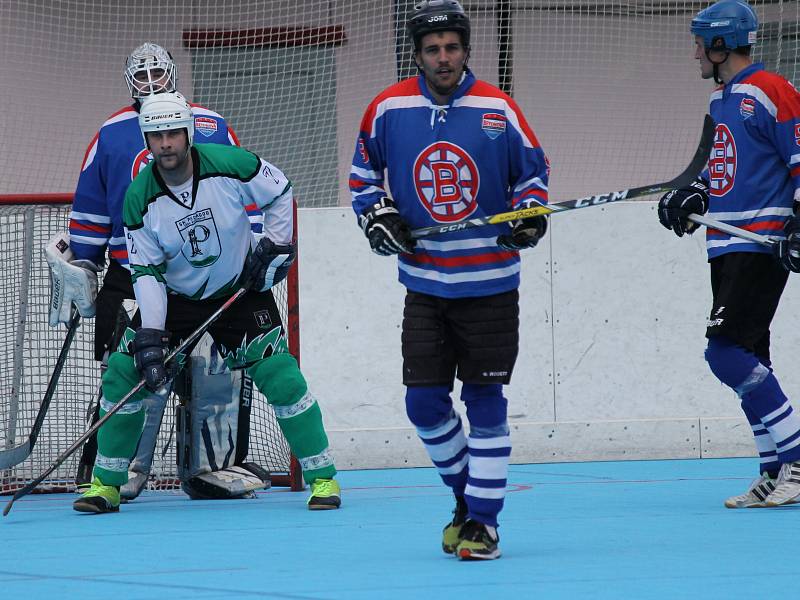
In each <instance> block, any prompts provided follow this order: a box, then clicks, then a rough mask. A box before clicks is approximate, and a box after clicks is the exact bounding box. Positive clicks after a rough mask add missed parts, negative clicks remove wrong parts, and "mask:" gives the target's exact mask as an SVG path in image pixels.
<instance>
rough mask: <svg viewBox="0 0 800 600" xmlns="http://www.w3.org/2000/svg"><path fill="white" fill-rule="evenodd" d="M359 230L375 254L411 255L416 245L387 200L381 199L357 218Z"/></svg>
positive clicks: (405, 225) (398, 214)
mask: <svg viewBox="0 0 800 600" xmlns="http://www.w3.org/2000/svg"><path fill="white" fill-rule="evenodd" d="M358 223H359V225H361V230H362V231H363V232H364V235H366V236H367V239H368V240H369V246H370V248H372V251H373V252H374V253H375V254H380V255H381V256H390V255H392V254H402V253H406V254H412V253H413V252H414V247H415V246H416V245H417V242H416V240H414V238H413V237H411V230H410V229H409V228H408V225H407V224H406V222H405V221H403V219H402V218H401V217H400V213H399V212H398V210H397V208H395V206H394V202H392V201H391V200H390V199H389V198H386V197H384V198H381V199H380V200H378V202H376V203H375V204H373V205H372V206H371V207H370V208H368V209H367V210H365V211H364V212H363V213H361V216H360V217H358Z"/></svg>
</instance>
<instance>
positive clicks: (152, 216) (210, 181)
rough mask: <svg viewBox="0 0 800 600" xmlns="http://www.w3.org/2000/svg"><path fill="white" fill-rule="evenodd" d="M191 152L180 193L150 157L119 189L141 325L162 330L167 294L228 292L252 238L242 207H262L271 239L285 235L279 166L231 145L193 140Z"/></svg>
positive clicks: (286, 196) (286, 208) (287, 219)
mask: <svg viewBox="0 0 800 600" xmlns="http://www.w3.org/2000/svg"><path fill="white" fill-rule="evenodd" d="M191 152H192V160H193V166H194V173H193V177H192V180H191V187H188V186H187V187H186V190H185V191H183V193H180V194H179V196H180V197H179V196H176V194H175V193H174V192H173V191H172V190H175V189H176V188H175V187H173V188H172V189H170V188H169V187H168V186H167V185H166V184H165V183H164V180H163V179H162V177H161V176H160V174H159V173H158V170H157V169H155V168H154V163H153V162H151V163H150V164H149V165H147V167H146V168H145V169H144V170H143V171H142V172H141V173H140V174H139V175H138V176H137V177H136V179H134V181H133V183H131V185H130V187H129V188H128V192H127V193H126V194H125V205H124V209H123V220H124V223H125V235H126V239H127V245H128V257H129V261H130V269H131V277H132V279H133V286H134V291H135V293H136V300H137V302H138V303H139V306H140V307H142V308H143V310H142V311H141V313H142V326H143V327H154V328H157V329H163V328H164V322H165V320H166V305H167V293H172V294H179V295H182V296H185V297H187V298H191V299H193V300H202V299H207V298H219V297H222V296H225V295H229V294H231V293H233V292H234V291H235V289H236V284H237V282H238V280H239V278H240V276H241V273H242V267H243V266H244V263H245V260H246V259H247V255H248V253H249V252H250V250H251V249H252V248H254V247H255V243H256V241H255V238H254V237H253V234H252V232H251V229H250V221H249V219H248V216H247V211H248V210H251V211H252V210H253V209H255V208H256V207H257V208H258V209H261V210H263V211H264V235H266V236H268V237H269V238H270V239H271V240H272V241H273V242H275V243H276V244H288V243H290V242H291V239H292V231H293V220H294V219H293V207H292V185H291V183H290V182H289V180H288V179H287V178H286V176H285V175H284V174H283V173H282V172H281V171H280V170H279V169H278V168H276V167H275V166H273V165H271V164H270V163H268V162H267V161H265V160H263V159H261V158H259V157H258V156H256V155H255V154H253V153H252V152H249V151H247V150H245V149H243V148H238V147H236V146H222V145H218V144H196V145H195V146H193V147H192V149H191ZM178 187H181V186H178Z"/></svg>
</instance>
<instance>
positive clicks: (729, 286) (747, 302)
mask: <svg viewBox="0 0 800 600" xmlns="http://www.w3.org/2000/svg"><path fill="white" fill-rule="evenodd" d="M709 263H710V265H711V291H712V293H713V295H714V305H713V307H712V308H711V314H710V316H709V318H708V325H707V329H706V337H707V338H710V337H713V336H716V335H724V336H726V337H727V338H729V339H730V340H732V341H734V342H736V343H737V344H739V345H741V346H744V347H745V348H747V349H748V350H750V351H751V352H753V353H754V354H755V355H756V356H758V357H759V358H764V359H766V360H769V326H770V323H771V322H772V318H773V317H774V316H775V311H776V310H777V308H778V302H779V301H780V298H781V294H782V293H783V288H784V287H786V281H787V279H788V277H789V272H788V271H787V270H786V269H784V268H783V267H782V266H781V265H780V264H778V262H777V261H776V260H775V259H774V258H773V257H772V255H771V254H758V253H755V252H732V253H730V254H723V255H722V256H718V257H716V258H713V259H711V260H710V261H709Z"/></svg>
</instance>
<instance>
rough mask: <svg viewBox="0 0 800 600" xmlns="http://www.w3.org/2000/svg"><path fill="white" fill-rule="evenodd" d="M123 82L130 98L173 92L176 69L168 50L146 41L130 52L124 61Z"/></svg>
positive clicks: (176, 80)
mask: <svg viewBox="0 0 800 600" xmlns="http://www.w3.org/2000/svg"><path fill="white" fill-rule="evenodd" d="M125 82H126V83H127V84H128V90H129V91H130V94H131V98H136V99H141V98H146V97H147V96H151V95H153V94H160V93H162V92H174V91H175V88H176V86H177V83H178V69H177V67H176V66H175V61H173V60H172V55H171V54H170V53H169V52H167V51H166V50H164V48H162V47H161V46H159V45H157V44H152V43H150V42H146V43H144V44H142V45H141V46H139V47H138V48H136V49H135V50H134V51H133V52H131V55H130V56H129V57H128V59H127V60H126V61H125Z"/></svg>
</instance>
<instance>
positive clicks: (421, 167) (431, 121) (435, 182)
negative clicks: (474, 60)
mask: <svg viewBox="0 0 800 600" xmlns="http://www.w3.org/2000/svg"><path fill="white" fill-rule="evenodd" d="M384 169H385V170H386V173H387V177H386V181H385V180H384ZM548 171H549V167H548V164H547V159H546V158H545V155H544V152H543V151H542V149H541V147H540V146H539V142H538V141H537V139H536V136H535V135H534V133H533V131H532V130H531V128H530V126H529V125H528V123H527V122H526V120H525V117H524V116H523V114H522V111H521V110H520V109H519V107H518V106H517V104H516V103H515V102H514V100H512V99H511V98H510V97H509V96H508V95H506V94H505V93H503V92H502V91H500V90H499V89H498V88H496V87H494V86H492V85H490V84H488V83H486V82H483V81H479V80H477V79H475V77H474V75H473V74H472V73H471V72H469V71H468V70H467V71H466V72H465V74H464V77H463V79H462V81H461V83H460V85H459V86H458V88H457V90H456V91H455V93H454V94H453V95H452V96H451V98H450V103H449V104H448V105H446V106H438V105H437V104H436V101H435V100H434V99H433V97H432V96H431V94H430V92H429V90H428V88H427V85H426V82H425V79H424V78H423V77H422V76H418V77H413V78H411V79H406V80H404V81H401V82H399V83H397V84H395V85H393V86H391V87H389V88H387V89H386V90H385V91H384V92H382V93H381V94H379V95H378V96H377V97H376V98H375V99H374V100H373V101H372V103H371V104H370V105H369V107H368V108H367V110H366V112H365V114H364V118H363V119H362V122H361V127H360V132H359V135H358V140H357V143H356V150H355V154H354V156H353V165H352V169H351V172H350V191H351V194H352V199H353V210H354V211H355V213H356V215H360V214H362V213H363V212H364V211H365V210H366V209H367V208H369V207H370V206H371V205H372V204H374V203H375V202H377V201H378V200H379V199H380V198H381V197H383V196H388V195H389V194H388V193H387V190H386V188H387V183H388V188H389V189H390V190H391V196H392V198H393V200H394V202H395V204H396V206H397V209H398V211H399V212H400V215H401V216H402V218H403V219H404V220H405V222H406V223H408V225H409V226H410V227H411V228H412V229H414V228H417V227H425V226H431V225H442V224H447V223H456V222H458V221H462V220H464V219H467V218H474V217H480V216H485V215H493V214H497V213H501V212H506V211H508V210H511V209H512V208H516V207H518V206H520V205H521V204H522V203H523V202H525V201H526V200H529V199H533V200H537V201H540V202H542V203H546V202H547V180H548ZM509 231H510V229H509V225H508V224H505V223H504V224H500V225H487V226H484V227H476V228H472V229H466V230H462V231H458V232H453V233H447V234H440V235H438V236H433V237H430V238H425V239H421V240H419V241H418V242H417V248H416V250H415V252H414V253H413V254H400V255H399V256H398V259H399V260H398V267H399V279H400V282H401V283H402V284H403V285H405V286H406V287H407V288H408V289H409V290H412V291H416V292H421V293H425V294H430V295H433V296H440V297H445V298H461V297H471V296H488V295H492V294H499V293H502V292H506V291H509V290H512V289H515V288H517V287H519V253H518V252H509V251H506V250H503V249H502V248H500V247H499V246H498V245H497V243H496V238H497V236H498V234H501V233H508V232H509Z"/></svg>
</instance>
